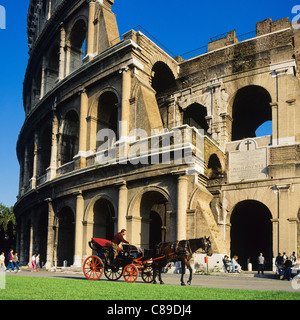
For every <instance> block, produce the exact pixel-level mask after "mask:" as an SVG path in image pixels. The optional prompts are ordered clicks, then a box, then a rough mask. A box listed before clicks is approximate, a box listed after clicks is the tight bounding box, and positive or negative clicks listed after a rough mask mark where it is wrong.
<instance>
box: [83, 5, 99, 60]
mask: <svg viewBox="0 0 300 320" xmlns="http://www.w3.org/2000/svg"><path fill="white" fill-rule="evenodd" d="M88 3H89V22H88V34H87V52H86V56H85V58H84V61H85V62H88V61H91V60H92V59H93V58H94V56H95V40H94V39H95V24H94V19H95V7H96V0H88Z"/></svg>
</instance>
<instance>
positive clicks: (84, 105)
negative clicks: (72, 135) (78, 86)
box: [76, 89, 88, 168]
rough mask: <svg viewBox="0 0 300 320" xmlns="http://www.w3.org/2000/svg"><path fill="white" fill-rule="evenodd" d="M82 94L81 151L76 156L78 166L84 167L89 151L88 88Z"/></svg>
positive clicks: (80, 120) (80, 93)
mask: <svg viewBox="0 0 300 320" xmlns="http://www.w3.org/2000/svg"><path fill="white" fill-rule="evenodd" d="M79 95H80V119H79V151H78V154H77V156H76V158H78V159H76V160H77V161H76V162H78V164H76V167H77V166H78V168H84V167H85V166H86V151H87V120H86V119H87V112H88V96H87V93H86V90H85V89H83V90H81V91H80V92H79Z"/></svg>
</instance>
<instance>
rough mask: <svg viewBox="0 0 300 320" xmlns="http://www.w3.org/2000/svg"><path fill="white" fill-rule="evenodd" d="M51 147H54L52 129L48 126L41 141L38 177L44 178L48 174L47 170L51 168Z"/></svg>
mask: <svg viewBox="0 0 300 320" xmlns="http://www.w3.org/2000/svg"><path fill="white" fill-rule="evenodd" d="M51 145H52V129H51V126H50V125H48V126H47V127H46V129H45V130H44V131H43V132H42V134H41V136H40V139H39V150H38V154H39V171H38V175H39V176H42V175H44V174H46V173H47V168H49V166H50V159H51Z"/></svg>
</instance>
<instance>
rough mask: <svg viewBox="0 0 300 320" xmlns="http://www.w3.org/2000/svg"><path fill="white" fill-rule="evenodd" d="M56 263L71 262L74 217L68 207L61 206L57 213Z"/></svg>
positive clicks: (59, 264) (72, 255) (69, 263)
mask: <svg viewBox="0 0 300 320" xmlns="http://www.w3.org/2000/svg"><path fill="white" fill-rule="evenodd" d="M57 217H58V234H57V265H58V266H62V265H63V262H64V261H67V265H68V266H70V265H72V264H73V258H74V246H75V245H74V242H75V219H74V213H73V211H72V209H71V208H70V207H65V208H63V209H62V210H61V211H60V212H59V214H58V216H57Z"/></svg>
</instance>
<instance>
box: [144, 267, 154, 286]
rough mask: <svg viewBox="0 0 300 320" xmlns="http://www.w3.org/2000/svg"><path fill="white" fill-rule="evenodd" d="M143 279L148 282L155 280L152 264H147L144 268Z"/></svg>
mask: <svg viewBox="0 0 300 320" xmlns="http://www.w3.org/2000/svg"><path fill="white" fill-rule="evenodd" d="M142 279H143V280H144V282H146V283H151V282H152V281H153V269H152V267H151V266H145V267H144V268H143V269H142Z"/></svg>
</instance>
